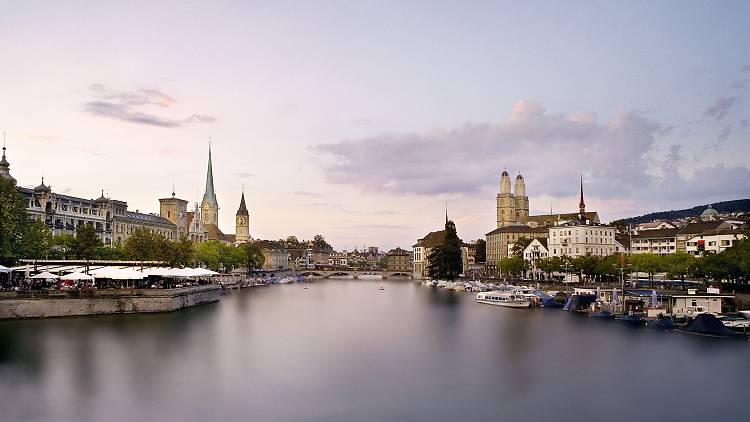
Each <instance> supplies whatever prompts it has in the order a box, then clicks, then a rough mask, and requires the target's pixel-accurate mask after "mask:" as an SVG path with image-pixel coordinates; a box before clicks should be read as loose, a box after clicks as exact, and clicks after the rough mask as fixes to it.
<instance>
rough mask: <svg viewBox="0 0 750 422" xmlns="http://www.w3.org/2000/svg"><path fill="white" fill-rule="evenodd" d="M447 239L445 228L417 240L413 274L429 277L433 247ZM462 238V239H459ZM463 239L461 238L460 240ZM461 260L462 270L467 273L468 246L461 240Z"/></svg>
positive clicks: (414, 276) (419, 276)
mask: <svg viewBox="0 0 750 422" xmlns="http://www.w3.org/2000/svg"><path fill="white" fill-rule="evenodd" d="M444 240H445V230H440V231H436V232H430V233H428V234H427V235H426V236H425V237H423V238H421V239H419V240H417V243H416V244H414V246H413V249H414V262H413V266H412V275H413V278H415V279H421V278H428V277H429V276H430V271H429V270H428V266H429V256H430V252H432V249H433V248H435V247H436V246H440V245H442V244H443V241H444ZM459 240H460V239H459ZM460 241H461V240H460ZM461 245H462V247H461V261H462V272H463V273H464V274H466V272H467V271H468V268H469V262H468V255H469V251H468V246H467V245H466V244H465V243H464V242H463V241H461Z"/></svg>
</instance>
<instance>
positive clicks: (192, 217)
mask: <svg viewBox="0 0 750 422" xmlns="http://www.w3.org/2000/svg"><path fill="white" fill-rule="evenodd" d="M187 225H188V239H190V241H191V242H205V241H206V240H208V233H206V228H205V227H204V226H203V221H202V220H201V210H200V207H199V206H198V203H197V202H196V203H195V208H194V209H193V211H189V212H188V213H187Z"/></svg>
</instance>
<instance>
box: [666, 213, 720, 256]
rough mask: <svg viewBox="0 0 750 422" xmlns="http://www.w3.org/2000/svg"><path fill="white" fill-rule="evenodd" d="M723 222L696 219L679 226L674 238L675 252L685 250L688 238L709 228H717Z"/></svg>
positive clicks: (709, 229)
mask: <svg viewBox="0 0 750 422" xmlns="http://www.w3.org/2000/svg"><path fill="white" fill-rule="evenodd" d="M704 212H705V211H704ZM723 223H724V222H723V221H720V220H709V221H700V220H698V221H693V222H690V223H687V224H686V225H684V226H683V227H682V228H680V231H679V232H678V233H677V237H676V239H675V252H687V242H688V239H691V238H692V237H694V236H696V235H699V234H702V233H705V232H708V231H711V230H717V229H718V228H719V227H720V226H721V225H722V224H723Z"/></svg>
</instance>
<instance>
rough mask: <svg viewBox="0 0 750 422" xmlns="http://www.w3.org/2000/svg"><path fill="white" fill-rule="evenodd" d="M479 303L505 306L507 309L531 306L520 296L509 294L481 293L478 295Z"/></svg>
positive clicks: (496, 292) (497, 292)
mask: <svg viewBox="0 0 750 422" xmlns="http://www.w3.org/2000/svg"><path fill="white" fill-rule="evenodd" d="M477 302H479V303H485V304H487V305H497V306H505V307H507V308H528V307H530V306H531V302H529V301H528V300H527V299H526V298H524V297H523V296H518V295H515V294H513V293H508V292H499V291H493V292H479V293H477Z"/></svg>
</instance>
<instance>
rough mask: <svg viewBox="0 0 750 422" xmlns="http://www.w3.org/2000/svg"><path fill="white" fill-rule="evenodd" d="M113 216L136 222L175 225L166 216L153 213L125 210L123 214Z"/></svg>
mask: <svg viewBox="0 0 750 422" xmlns="http://www.w3.org/2000/svg"><path fill="white" fill-rule="evenodd" d="M115 218H116V219H124V220H129V221H134V222H138V223H150V224H162V225H167V226H173V227H176V226H175V225H174V223H172V222H171V221H169V220H167V219H166V218H164V217H161V216H158V215H154V214H143V213H140V212H132V211H126V212H125V215H124V216H115Z"/></svg>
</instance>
